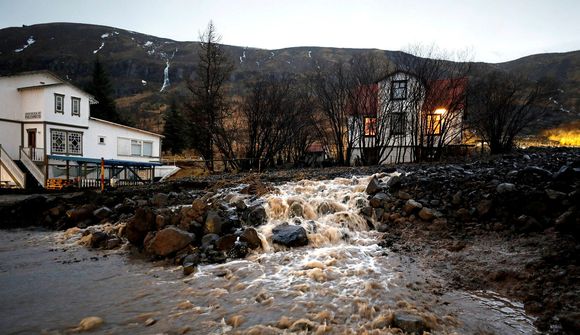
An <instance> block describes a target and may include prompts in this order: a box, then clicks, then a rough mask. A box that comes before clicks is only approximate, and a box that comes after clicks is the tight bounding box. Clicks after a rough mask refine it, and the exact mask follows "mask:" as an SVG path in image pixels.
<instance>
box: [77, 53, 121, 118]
mask: <svg viewBox="0 0 580 335" xmlns="http://www.w3.org/2000/svg"><path fill="white" fill-rule="evenodd" d="M87 92H88V93H90V94H91V95H92V96H93V97H94V98H95V99H96V100H97V101H98V102H99V103H98V104H95V105H91V116H92V117H96V118H99V119H103V120H107V121H111V122H117V123H125V124H126V122H123V119H122V118H121V116H120V115H119V113H118V112H117V106H116V105H115V100H113V87H112V85H111V81H110V80H109V76H108V74H107V72H106V71H105V68H104V67H103V65H102V64H101V62H100V61H99V58H97V59H95V63H94V68H93V80H92V82H91V83H90V84H89V86H88V87H87Z"/></svg>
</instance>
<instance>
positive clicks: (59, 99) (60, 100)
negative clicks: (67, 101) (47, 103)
mask: <svg viewBox="0 0 580 335" xmlns="http://www.w3.org/2000/svg"><path fill="white" fill-rule="evenodd" d="M54 112H55V113H60V114H64V95H62V94H56V93H55V94H54Z"/></svg>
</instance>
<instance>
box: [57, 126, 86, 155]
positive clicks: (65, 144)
mask: <svg viewBox="0 0 580 335" xmlns="http://www.w3.org/2000/svg"><path fill="white" fill-rule="evenodd" d="M50 149H51V153H52V154H65V155H82V154H83V133H81V132H78V131H68V130H59V129H52V130H51V131H50Z"/></svg>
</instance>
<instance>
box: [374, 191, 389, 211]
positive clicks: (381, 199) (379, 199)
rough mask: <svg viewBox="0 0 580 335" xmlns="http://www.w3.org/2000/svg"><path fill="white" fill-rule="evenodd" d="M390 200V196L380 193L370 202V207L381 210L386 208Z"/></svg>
mask: <svg viewBox="0 0 580 335" xmlns="http://www.w3.org/2000/svg"><path fill="white" fill-rule="evenodd" d="M388 199H389V196H388V195H387V194H386V193H383V192H379V193H377V194H375V195H374V196H373V197H372V198H371V199H370V200H369V205H371V207H373V208H381V207H384V206H385V204H386V202H387V200H388Z"/></svg>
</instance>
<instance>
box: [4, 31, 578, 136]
mask: <svg viewBox="0 0 580 335" xmlns="http://www.w3.org/2000/svg"><path fill="white" fill-rule="evenodd" d="M198 47H199V43H198V42H178V41H174V40H170V39H166V38H160V37H155V36H150V35H145V34H140V33H137V32H132V31H128V30H123V29H117V28H113V27H105V26H97V25H87V24H75V23H50V24H39V25H33V26H23V27H12V28H5V29H1V30H0V75H6V74H12V73H16V72H21V71H30V70H39V69H49V70H52V71H54V72H56V73H57V74H59V75H60V76H62V77H63V78H67V79H68V80H71V82H73V83H74V84H76V85H78V86H80V87H85V86H86V84H87V83H88V82H89V81H90V79H91V74H92V68H93V62H94V60H95V58H96V57H99V59H100V60H101V62H102V63H104V64H105V66H106V68H107V70H108V72H109V74H110V77H111V79H112V82H113V86H114V89H115V94H116V97H117V98H118V100H117V102H118V105H119V107H120V109H121V110H122V111H123V112H124V113H128V114H129V115H130V116H131V117H133V118H134V119H138V120H140V119H144V120H149V121H151V122H145V123H143V124H139V125H140V126H145V127H147V128H148V129H150V130H153V131H159V130H160V129H159V122H158V119H159V113H160V111H161V110H163V109H164V105H166V104H168V103H169V102H170V100H171V99H173V98H174V97H176V96H177V97H179V96H185V95H186V94H187V90H186V88H185V84H186V80H187V79H188V78H189V77H190V76H191V74H192V73H193V72H194V69H195V67H196V62H197V56H196V55H197V50H198ZM226 50H227V51H228V52H229V54H230V55H231V57H232V61H233V62H234V64H236V66H235V70H234V72H233V74H232V78H231V79H232V93H233V94H240V93H241V92H242V91H243V89H244V85H245V82H247V80H248V79H249V78H252V77H253V76H254V75H256V74H257V73H260V72H262V73H283V72H290V73H306V72H308V71H311V70H314V69H315V68H316V67H317V66H319V65H322V64H325V63H328V62H336V61H339V60H342V61H348V60H350V59H351V58H352V57H353V56H354V55H356V54H358V53H365V52H373V53H376V54H377V55H379V56H381V57H385V58H386V59H388V60H390V61H396V60H397V59H401V58H402V57H403V58H404V57H412V56H410V55H408V54H405V53H402V52H395V51H383V50H368V49H367V50H362V49H339V48H320V47H296V48H287V49H280V50H265V49H256V48H243V47H236V46H226ZM579 64H580V52H579V51H576V52H569V53H563V54H543V55H534V56H529V57H524V58H521V59H518V60H514V61H511V62H506V63H499V64H486V63H477V66H478V68H481V69H492V68H498V69H503V70H507V71H524V72H525V73H527V74H529V75H530V76H532V77H541V76H543V75H554V76H555V77H557V78H558V79H560V80H562V89H563V90H564V93H563V98H562V99H560V100H561V101H558V102H557V103H558V106H557V107H558V108H560V109H561V111H560V112H561V113H556V114H555V116H554V117H553V120H551V121H550V124H557V123H561V122H569V121H570V120H574V119H577V118H578V112H580V105H579V99H578V96H579V94H580V93H579V91H578V90H579V87H580V85H579V84H580V83H579V80H580V68H579ZM167 67H168V71H167V73H168V77H165V76H164V70H165V69H166V68H167ZM167 84H169V85H167Z"/></svg>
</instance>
